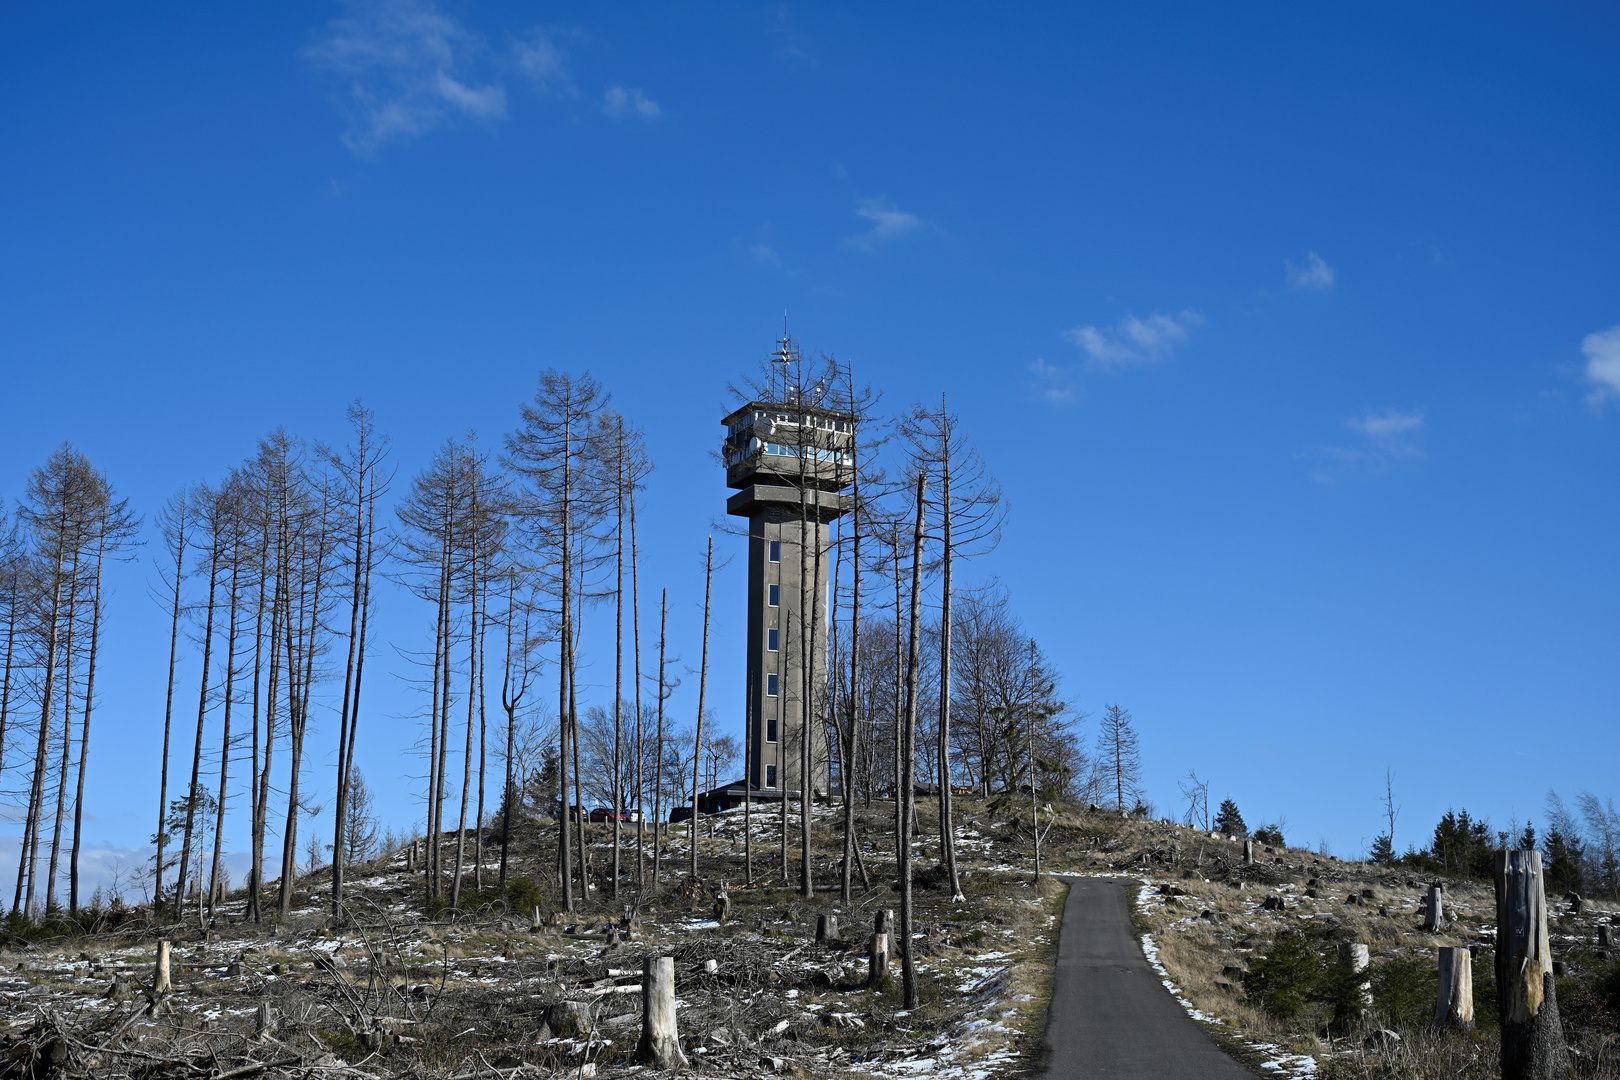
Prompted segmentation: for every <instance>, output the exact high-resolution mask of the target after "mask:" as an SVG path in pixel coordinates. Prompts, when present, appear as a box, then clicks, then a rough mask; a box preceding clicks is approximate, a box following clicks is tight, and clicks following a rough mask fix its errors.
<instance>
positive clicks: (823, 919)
mask: <svg viewBox="0 0 1620 1080" xmlns="http://www.w3.org/2000/svg"><path fill="white" fill-rule="evenodd" d="M837 940H838V916H836V915H817V916H816V944H817V945H825V944H827V943H828V942H829V941H837Z"/></svg>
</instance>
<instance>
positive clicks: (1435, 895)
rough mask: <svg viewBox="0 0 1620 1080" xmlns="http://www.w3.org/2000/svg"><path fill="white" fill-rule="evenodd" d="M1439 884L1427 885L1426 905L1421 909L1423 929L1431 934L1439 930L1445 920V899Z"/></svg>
mask: <svg viewBox="0 0 1620 1080" xmlns="http://www.w3.org/2000/svg"><path fill="white" fill-rule="evenodd" d="M1443 895H1444V894H1443V893H1442V892H1441V891H1440V886H1439V885H1430V886H1429V901H1428V906H1427V907H1425V908H1424V909H1423V929H1425V930H1427V931H1428V932H1430V933H1431V934H1437V933H1439V932H1440V929H1441V927H1442V926H1443V925H1444V921H1445V901H1444V899H1442V897H1443Z"/></svg>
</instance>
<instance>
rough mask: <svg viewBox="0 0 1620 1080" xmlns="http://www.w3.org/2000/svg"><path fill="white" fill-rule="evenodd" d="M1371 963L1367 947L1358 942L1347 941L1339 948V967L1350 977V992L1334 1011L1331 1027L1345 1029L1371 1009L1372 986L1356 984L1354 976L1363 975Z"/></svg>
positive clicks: (1362, 983)
mask: <svg viewBox="0 0 1620 1080" xmlns="http://www.w3.org/2000/svg"><path fill="white" fill-rule="evenodd" d="M1370 963H1371V958H1370V956H1369V954H1368V949H1367V946H1365V945H1363V944H1361V942H1359V941H1347V942H1344V943H1343V944H1341V945H1340V946H1339V965H1340V966H1341V967H1342V968H1343V969H1344V972H1345V974H1346V975H1348V976H1350V980H1349V981H1350V985H1351V987H1352V988H1353V989H1352V992H1351V993H1349V994H1347V995H1345V998H1344V1000H1342V1001H1340V1002H1339V1004H1338V1008H1337V1009H1335V1010H1334V1016H1333V1025H1334V1026H1335V1027H1337V1028H1341V1029H1342V1028H1345V1027H1348V1026H1350V1025H1351V1024H1353V1023H1358V1022H1360V1020H1361V1018H1362V1017H1363V1016H1365V1015H1366V1012H1367V1010H1368V1009H1370V1008H1371V1007H1372V984H1371V983H1370V982H1357V981H1356V979H1355V976H1357V975H1361V974H1364V973H1365V972H1366V970H1367V968H1368V966H1369V964H1370Z"/></svg>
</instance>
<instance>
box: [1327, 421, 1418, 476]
mask: <svg viewBox="0 0 1620 1080" xmlns="http://www.w3.org/2000/svg"><path fill="white" fill-rule="evenodd" d="M1423 425H1424V416H1423V413H1422V412H1417V411H1406V410H1402V409H1385V410H1383V411H1382V412H1377V411H1372V410H1369V411H1367V412H1365V413H1363V414H1362V415H1360V416H1352V417H1351V418H1350V419H1348V420H1346V421H1345V422H1344V426H1345V427H1347V428H1349V429H1350V430H1351V431H1354V432H1355V433H1356V434H1358V435H1360V436H1361V441H1360V442H1359V443H1357V444H1356V445H1354V446H1329V447H1324V448H1321V449H1319V450H1316V451H1314V453H1317V454H1325V455H1326V456H1327V457H1329V458H1331V459H1332V460H1333V461H1335V462H1337V463H1338V466H1339V468H1338V469H1332V468H1322V469H1317V470H1315V471H1313V472H1312V473H1311V479H1312V480H1315V481H1317V482H1319V483H1323V484H1333V483H1336V482H1337V481H1338V474H1339V473H1341V472H1342V473H1354V472H1357V471H1363V472H1368V471H1377V470H1380V469H1384V468H1387V467H1389V466H1390V465H1392V464H1393V463H1394V462H1396V461H1401V460H1408V459H1412V458H1420V457H1422V456H1423V447H1422V446H1421V445H1420V444H1419V442H1418V438H1419V436H1420V435H1422V433H1423Z"/></svg>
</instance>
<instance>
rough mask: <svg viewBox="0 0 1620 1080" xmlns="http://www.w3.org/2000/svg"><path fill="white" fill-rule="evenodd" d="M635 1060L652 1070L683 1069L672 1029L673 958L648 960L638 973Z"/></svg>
mask: <svg viewBox="0 0 1620 1080" xmlns="http://www.w3.org/2000/svg"><path fill="white" fill-rule="evenodd" d="M636 1060H637V1061H639V1062H641V1063H642V1064H643V1065H651V1066H653V1067H654V1068H656V1069H660V1070H665V1071H672V1070H675V1069H682V1068H685V1067H686V1064H687V1061H686V1055H685V1054H683V1053H682V1052H681V1037H680V1033H679V1031H678V1030H677V1029H676V1026H675V958H674V957H672V956H649V957H648V958H647V959H646V960H645V961H643V964H642V972H641V1042H640V1044H639V1045H638V1046H637V1047H636Z"/></svg>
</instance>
